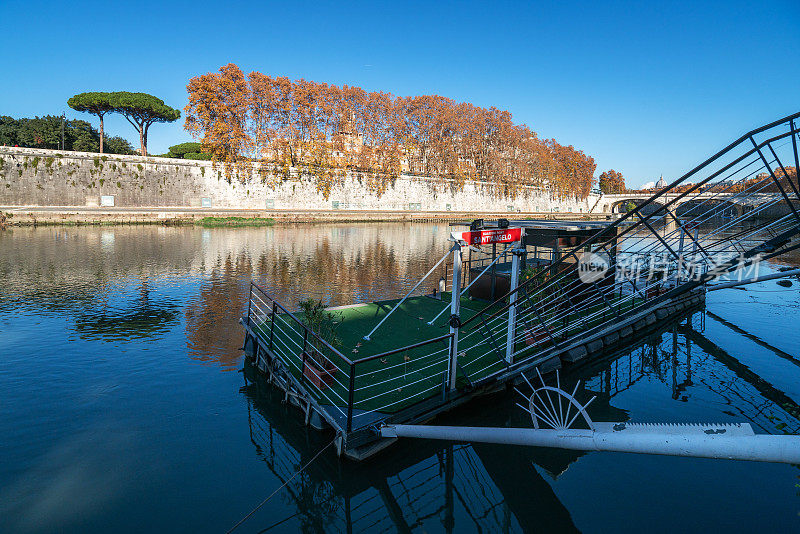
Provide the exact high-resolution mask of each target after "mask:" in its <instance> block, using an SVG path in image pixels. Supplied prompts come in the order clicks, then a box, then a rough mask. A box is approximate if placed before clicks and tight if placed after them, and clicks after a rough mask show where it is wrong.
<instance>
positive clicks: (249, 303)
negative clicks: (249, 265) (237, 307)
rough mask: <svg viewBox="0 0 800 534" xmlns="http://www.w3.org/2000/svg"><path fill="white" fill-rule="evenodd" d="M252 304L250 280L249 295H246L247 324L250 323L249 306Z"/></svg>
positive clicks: (251, 284)
mask: <svg viewBox="0 0 800 534" xmlns="http://www.w3.org/2000/svg"><path fill="white" fill-rule="evenodd" d="M252 304H253V282H252V280H251V281H250V295H249V296H248V297H247V326H251V324H250V306H251V305H252Z"/></svg>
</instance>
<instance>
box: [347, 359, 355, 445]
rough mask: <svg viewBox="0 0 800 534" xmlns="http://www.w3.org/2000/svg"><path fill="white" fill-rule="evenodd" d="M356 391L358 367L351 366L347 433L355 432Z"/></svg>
mask: <svg viewBox="0 0 800 534" xmlns="http://www.w3.org/2000/svg"><path fill="white" fill-rule="evenodd" d="M355 390H356V366H355V364H353V363H351V364H350V391H349V392H348V399H347V431H348V432H352V430H353V396H354V394H355Z"/></svg>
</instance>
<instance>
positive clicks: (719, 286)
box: [708, 269, 800, 291]
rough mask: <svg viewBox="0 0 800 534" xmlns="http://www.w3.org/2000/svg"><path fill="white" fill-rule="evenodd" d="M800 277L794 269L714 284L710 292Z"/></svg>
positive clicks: (798, 270) (797, 270)
mask: <svg viewBox="0 0 800 534" xmlns="http://www.w3.org/2000/svg"><path fill="white" fill-rule="evenodd" d="M796 275H800V269H792V270H790V271H783V272H779V273H772V274H765V275H764V276H756V277H754V278H749V279H747V280H737V281H734V282H722V283H720V284H714V285H713V286H708V290H709V291H716V290H717V289H725V288H727V287H738V286H743V285H746V284H753V283H755V282H763V281H766V280H775V279H776V278H786V277H787V276H796Z"/></svg>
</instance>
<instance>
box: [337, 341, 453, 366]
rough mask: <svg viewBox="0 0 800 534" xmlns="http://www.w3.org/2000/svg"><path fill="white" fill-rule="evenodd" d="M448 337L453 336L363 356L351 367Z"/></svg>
mask: <svg viewBox="0 0 800 534" xmlns="http://www.w3.org/2000/svg"><path fill="white" fill-rule="evenodd" d="M449 337H453V334H445V335H443V336H439V337H434V338H431V339H426V340H425V341H420V342H419V343H414V344H413V345H408V346H405V347H400V348H399V349H392V350H388V351H386V352H381V353H380V354H374V355H372V356H364V357H363V358H360V359H358V360H356V361H354V362H353V365H358V364H360V363H366V362H371V361H372V360H377V359H378V358H385V357H387V356H391V355H392V354H397V353H398V352H403V351H406V350H411V349H416V348H418V347H423V346H425V345H430V344H431V343H436V342H437V341H442V340H444V339H447V338H449Z"/></svg>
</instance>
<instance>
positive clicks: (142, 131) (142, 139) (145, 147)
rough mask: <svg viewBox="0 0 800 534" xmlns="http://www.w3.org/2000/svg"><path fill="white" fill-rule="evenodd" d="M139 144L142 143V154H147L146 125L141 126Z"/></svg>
mask: <svg viewBox="0 0 800 534" xmlns="http://www.w3.org/2000/svg"><path fill="white" fill-rule="evenodd" d="M139 145H141V147H142V148H141V150H140V152H141V153H142V156H146V155H147V145H146V144H145V142H144V126H139Z"/></svg>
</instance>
